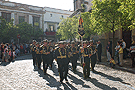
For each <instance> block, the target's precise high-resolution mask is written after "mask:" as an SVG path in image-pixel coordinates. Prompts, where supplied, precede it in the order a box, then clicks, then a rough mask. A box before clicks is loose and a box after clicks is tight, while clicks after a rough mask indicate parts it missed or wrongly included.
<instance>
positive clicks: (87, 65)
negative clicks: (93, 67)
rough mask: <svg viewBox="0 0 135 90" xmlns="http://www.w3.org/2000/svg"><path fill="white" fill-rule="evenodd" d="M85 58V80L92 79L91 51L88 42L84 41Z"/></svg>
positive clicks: (82, 51) (83, 52)
mask: <svg viewBox="0 0 135 90" xmlns="http://www.w3.org/2000/svg"><path fill="white" fill-rule="evenodd" d="M81 53H82V56H83V59H84V61H83V77H84V79H87V78H90V77H89V76H90V57H91V53H90V49H89V48H88V47H87V41H84V47H83V49H82V50H81Z"/></svg>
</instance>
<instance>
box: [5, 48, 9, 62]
mask: <svg viewBox="0 0 135 90" xmlns="http://www.w3.org/2000/svg"><path fill="white" fill-rule="evenodd" d="M4 56H5V61H6V62H9V53H8V49H6V50H5V53H4Z"/></svg>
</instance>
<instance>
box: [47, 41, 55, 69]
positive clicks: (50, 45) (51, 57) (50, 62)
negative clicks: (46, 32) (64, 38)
mask: <svg viewBox="0 0 135 90" xmlns="http://www.w3.org/2000/svg"><path fill="white" fill-rule="evenodd" d="M48 46H49V48H50V54H49V57H50V60H49V65H50V68H52V63H53V60H54V57H53V54H54V53H53V52H54V46H53V45H52V41H51V40H50V41H49V43H48Z"/></svg>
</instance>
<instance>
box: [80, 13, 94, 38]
mask: <svg viewBox="0 0 135 90" xmlns="http://www.w3.org/2000/svg"><path fill="white" fill-rule="evenodd" d="M81 17H82V19H83V27H84V31H85V35H84V38H89V37H90V36H91V35H95V34H96V33H95V32H94V29H93V26H92V22H91V13H90V12H83V13H81Z"/></svg>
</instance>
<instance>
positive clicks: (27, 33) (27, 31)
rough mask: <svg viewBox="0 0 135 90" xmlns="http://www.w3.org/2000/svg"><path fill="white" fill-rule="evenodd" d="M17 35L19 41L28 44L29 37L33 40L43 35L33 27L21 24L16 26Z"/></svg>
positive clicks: (24, 23) (25, 23)
mask: <svg viewBox="0 0 135 90" xmlns="http://www.w3.org/2000/svg"><path fill="white" fill-rule="evenodd" d="M17 34H20V36H21V40H22V41H23V42H25V41H26V42H28V41H29V40H30V39H31V37H34V39H38V38H39V37H40V36H41V35H42V34H43V30H42V29H38V30H36V29H35V28H34V27H32V25H31V24H28V23H27V22H23V23H20V24H18V25H17Z"/></svg>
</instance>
